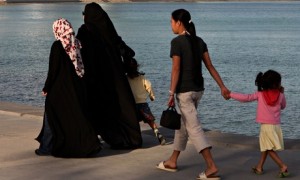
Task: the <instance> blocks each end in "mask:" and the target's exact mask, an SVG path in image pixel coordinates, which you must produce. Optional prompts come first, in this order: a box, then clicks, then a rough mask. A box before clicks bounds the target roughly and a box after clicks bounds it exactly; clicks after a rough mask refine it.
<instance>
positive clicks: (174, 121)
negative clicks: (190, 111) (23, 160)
mask: <svg viewBox="0 0 300 180" xmlns="http://www.w3.org/2000/svg"><path fill="white" fill-rule="evenodd" d="M180 119H181V115H180V114H178V113H177V111H176V109H175V107H174V106H170V107H168V109H166V110H164V111H163V113H162V115H161V118H160V125H161V126H163V127H165V128H168V129H174V130H175V129H180V125H181V120H180Z"/></svg>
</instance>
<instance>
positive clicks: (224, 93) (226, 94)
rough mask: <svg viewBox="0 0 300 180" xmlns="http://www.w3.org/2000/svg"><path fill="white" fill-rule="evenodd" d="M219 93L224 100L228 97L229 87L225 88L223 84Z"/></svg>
mask: <svg viewBox="0 0 300 180" xmlns="http://www.w3.org/2000/svg"><path fill="white" fill-rule="evenodd" d="M221 94H222V96H223V97H224V99H225V100H228V99H230V91H229V89H227V87H225V86H224V87H222V88H221Z"/></svg>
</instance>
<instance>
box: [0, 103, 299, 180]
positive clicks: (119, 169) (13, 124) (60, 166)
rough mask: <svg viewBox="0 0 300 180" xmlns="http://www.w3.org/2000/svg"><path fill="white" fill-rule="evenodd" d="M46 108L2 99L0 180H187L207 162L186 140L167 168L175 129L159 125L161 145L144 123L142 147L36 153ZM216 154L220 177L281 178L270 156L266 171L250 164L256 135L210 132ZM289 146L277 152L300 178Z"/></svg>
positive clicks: (295, 144) (294, 145)
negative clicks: (71, 154)
mask: <svg viewBox="0 0 300 180" xmlns="http://www.w3.org/2000/svg"><path fill="white" fill-rule="evenodd" d="M42 114H43V109H42V108H37V107H31V106H26V105H19V104H14V103H7V102H0V180H12V179H13V180H19V179H20V180H21V179H22V180H23V179H26V180H27V179H31V180H35V179H46V180H47V179H49V180H50V179H51V180H52V179H55V180H56V179H58V180H60V179H70V180H77V179H78V180H79V179H84V180H86V179H88V180H94V179H101V180H106V179H109V180H117V179H118V180H119V179H125V180H127V179H128V180H139V179H142V180H152V179H155V180H160V179H162V180H169V179H170V180H171V179H172V180H182V179H184V180H188V179H195V177H196V176H197V174H198V173H199V172H200V171H202V170H204V167H205V164H204V161H203V159H202V158H201V156H199V155H198V154H197V153H196V151H195V149H194V147H193V145H192V144H190V143H189V144H188V147H187V149H186V151H184V152H182V154H181V156H180V158H179V162H178V163H179V164H178V168H179V171H178V172H176V173H171V172H165V171H162V170H158V169H156V168H155V165H156V164H157V163H158V162H159V161H161V160H165V159H166V158H167V157H168V156H169V155H170V154H171V152H172V139H173V132H172V131H171V130H168V129H165V128H161V131H162V133H163V134H164V135H165V136H166V137H167V140H168V142H169V145H165V146H160V145H158V143H157V141H156V138H155V137H154V136H153V134H152V132H151V131H150V130H149V128H148V127H147V126H145V125H144V124H141V126H142V135H143V140H144V144H143V147H142V148H140V149H136V150H132V151H126V150H111V149H109V148H108V147H107V146H105V148H104V150H102V152H101V153H100V156H99V157H96V158H78V159H75V158H74V159H65V158H55V157H51V156H47V157H39V156H36V155H35V154H34V150H35V149H36V148H37V147H38V143H37V142H36V141H35V140H34V138H35V137H36V136H37V134H38V132H39V130H40V128H41V125H42V121H41V120H42ZM206 135H207V137H208V138H209V140H210V141H211V143H212V145H213V149H212V153H213V155H214V159H215V161H216V163H217V165H218V167H219V169H220V171H219V174H220V175H221V177H222V180H224V179H225V180H226V179H228V180H240V179H243V180H248V179H249V180H252V179H255V180H256V179H262V180H271V179H278V178H277V177H276V175H277V174H278V171H279V169H278V167H277V166H276V165H275V164H274V162H273V161H272V160H271V159H270V158H268V159H267V161H266V165H265V167H264V169H265V174H264V175H255V174H253V173H251V171H250V169H251V167H252V166H253V165H255V164H256V162H257V161H258V159H259V151H258V140H257V138H256V137H248V136H243V135H234V134H226V133H220V132H216V131H207V132H206ZM285 145H286V150H285V151H283V152H280V153H279V155H280V157H282V159H283V160H284V161H285V162H286V164H287V165H288V166H289V171H290V172H291V176H290V177H289V178H288V179H295V180H296V179H297V180H299V179H300V140H285Z"/></svg>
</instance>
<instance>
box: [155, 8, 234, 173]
mask: <svg viewBox="0 0 300 180" xmlns="http://www.w3.org/2000/svg"><path fill="white" fill-rule="evenodd" d="M171 27H172V31H173V33H174V34H178V36H177V37H175V38H174V39H173V40H172V41H171V53H170V57H171V58H172V74H171V85H170V91H169V92H170V96H169V101H168V105H169V106H175V97H174V95H175V94H176V100H177V102H178V107H179V109H180V112H181V117H182V118H181V121H182V122H181V128H180V129H179V130H176V131H175V138H174V150H173V153H172V155H171V156H170V157H169V159H167V160H166V161H162V162H160V163H159V164H158V165H157V168H159V169H162V170H166V171H172V172H175V171H177V160H178V157H179V155H180V152H181V151H184V150H185V148H186V145H187V141H188V138H189V139H190V140H191V142H192V143H193V144H194V146H195V148H196V150H197V152H198V153H200V154H201V155H202V157H203V158H204V160H205V163H206V169H205V170H204V171H202V172H201V173H200V174H199V175H198V176H197V179H220V177H219V176H217V173H218V168H217V166H216V164H215V162H214V160H213V157H212V154H211V151H210V149H211V148H212V146H211V145H210V144H209V142H208V141H207V139H206V137H205V134H204V131H203V129H202V126H201V123H200V122H199V120H198V118H197V105H198V103H199V101H200V99H201V97H202V95H203V91H204V82H203V81H204V80H203V77H202V65H201V64H202V61H203V62H204V64H205V66H206V68H207V70H208V71H209V73H210V74H211V76H212V77H213V78H214V80H215V81H216V82H217V84H218V86H219V87H220V90H221V94H222V95H223V97H224V98H225V99H227V96H228V95H229V93H230V92H229V90H228V89H227V88H226V87H225V85H224V84H223V81H222V79H221V77H220V75H219V73H218V72H217V70H216V69H215V68H214V66H213V64H212V62H211V59H210V57H209V53H208V49H207V45H206V43H205V42H204V41H203V40H202V39H201V38H200V37H198V36H197V35H196V29H195V26H194V23H193V22H192V20H191V15H190V13H189V12H188V11H187V10H185V9H178V10H175V11H173V13H172V16H171Z"/></svg>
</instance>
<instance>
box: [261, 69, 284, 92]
mask: <svg viewBox="0 0 300 180" xmlns="http://www.w3.org/2000/svg"><path fill="white" fill-rule="evenodd" d="M255 85H256V86H257V90H258V91H263V90H268V89H279V88H280V85H281V75H280V74H279V73H278V72H276V71H274V70H268V71H266V72H265V73H262V72H260V73H258V74H257V76H256V79H255Z"/></svg>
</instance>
